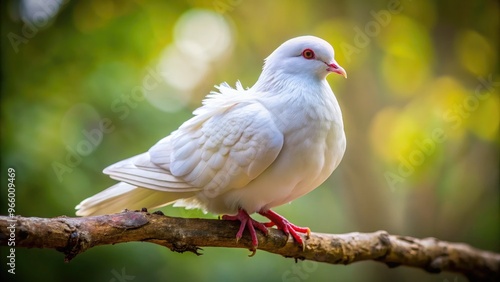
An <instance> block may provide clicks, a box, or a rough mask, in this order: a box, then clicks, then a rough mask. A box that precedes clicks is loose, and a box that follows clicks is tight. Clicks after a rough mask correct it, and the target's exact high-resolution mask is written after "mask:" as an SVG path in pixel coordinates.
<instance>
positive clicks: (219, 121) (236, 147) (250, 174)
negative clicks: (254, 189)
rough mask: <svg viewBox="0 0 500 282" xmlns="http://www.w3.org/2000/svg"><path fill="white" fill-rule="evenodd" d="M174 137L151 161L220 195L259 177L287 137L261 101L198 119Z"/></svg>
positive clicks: (160, 145)
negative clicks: (284, 137) (284, 136)
mask: <svg viewBox="0 0 500 282" xmlns="http://www.w3.org/2000/svg"><path fill="white" fill-rule="evenodd" d="M219 109H220V107H219ZM170 138H171V139H170V140H169V141H170V142H159V143H158V144H156V145H155V146H154V147H153V148H151V149H150V150H149V154H150V156H151V161H152V162H153V163H155V164H157V165H159V166H160V167H162V168H164V169H166V170H169V171H170V172H171V174H172V175H173V176H174V177H177V178H179V179H183V180H184V181H185V182H187V183H189V184H190V185H192V186H193V187H202V188H203V189H205V190H210V191H211V192H212V195H214V196H215V195H216V194H221V193H223V192H224V191H226V190H227V189H231V188H240V187H243V186H245V185H246V184H248V183H249V182H250V181H252V180H253V179H255V178H256V177H257V176H258V175H259V174H261V173H262V172H263V171H264V170H265V169H266V168H268V167H269V165H271V164H272V163H273V161H274V160H275V159H276V157H277V156H278V154H279V152H280V151H281V148H282V146H283V134H282V133H281V132H280V131H279V129H278V128H277V126H276V124H275V123H274V121H273V118H272V116H271V114H270V113H269V112H268V110H267V109H266V108H265V107H264V106H262V105H261V104H260V103H258V102H252V103H249V102H244V103H239V104H234V105H233V106H232V107H229V108H226V110H225V111H224V112H220V113H217V114H215V115H212V116H211V117H210V118H206V115H199V116H196V117H194V118H193V119H191V120H190V121H189V122H188V123H186V124H184V125H183V126H181V127H180V128H179V130H177V131H176V132H174V133H172V135H171V137H170ZM168 156H169V157H168ZM214 192H215V194H213V193H214Z"/></svg>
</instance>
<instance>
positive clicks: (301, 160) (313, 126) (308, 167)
mask: <svg viewBox="0 0 500 282" xmlns="http://www.w3.org/2000/svg"><path fill="white" fill-rule="evenodd" d="M330 93H331V92H330ZM329 98H332V100H330V101H328V103H322V104H320V105H314V106H315V107H312V106H310V105H307V103H305V104H304V103H302V104H300V105H299V107H295V108H294V107H293V106H294V105H291V106H290V107H288V108H282V109H280V110H276V111H274V114H275V116H276V125H277V126H278V127H279V128H280V130H281V131H282V132H283V135H284V144H283V148H282V150H281V152H280V153H279V155H278V157H277V158H276V160H275V161H274V162H273V163H272V164H271V165H270V166H269V167H268V168H267V169H266V170H265V171H264V172H263V173H262V174H261V175H259V176H258V177H257V178H256V179H254V180H253V181H251V182H250V183H249V184H248V185H246V186H245V187H242V188H240V189H234V190H231V191H230V192H229V193H227V194H225V195H224V196H223V197H224V202H225V203H226V206H227V207H230V209H231V210H234V211H236V209H237V208H239V207H241V208H243V209H245V210H247V211H248V212H249V213H251V212H258V211H259V210H261V209H264V210H267V209H270V208H272V207H276V206H279V205H282V204H285V203H288V202H290V201H292V200H294V199H296V198H298V197H300V196H302V195H304V194H306V193H308V192H310V191H312V190H314V189H315V188H316V187H318V186H319V185H320V184H321V183H323V182H324V181H325V180H326V179H327V178H328V177H329V176H330V175H331V173H332V172H333V171H334V170H335V168H336V167H337V166H338V164H339V163H340V161H341V159H342V157H343V155H344V151H345V148H346V139H345V135H344V129H343V123H342V115H341V112H340V108H339V106H338V104H337V101H336V99H335V96H333V93H331V96H330V97H329ZM312 108H314V112H310V111H308V110H307V109H312Z"/></svg>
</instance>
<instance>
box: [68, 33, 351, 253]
mask: <svg viewBox="0 0 500 282" xmlns="http://www.w3.org/2000/svg"><path fill="white" fill-rule="evenodd" d="M332 72H333V73H337V74H340V75H343V76H344V77H347V76H346V72H345V70H344V69H343V68H342V67H340V66H339V64H337V62H336V61H335V59H334V50H333V48H332V46H331V45H330V44H329V43H328V42H326V41H324V40H323V39H320V38H317V37H314V36H301V37H296V38H293V39H290V40H288V41H286V42H285V43H283V44H282V45H281V46H279V47H278V48H277V49H276V50H275V51H274V52H273V53H272V54H271V55H270V56H269V57H267V59H266V60H265V64H264V68H263V70H262V73H261V75H260V77H259V79H258V80H257V82H256V83H255V85H254V86H253V87H251V88H249V89H247V90H244V89H243V87H241V84H239V83H238V84H237V87H236V89H233V88H231V87H229V86H228V85H227V84H226V83H223V84H221V85H219V86H218V87H217V89H218V90H219V91H218V92H212V93H211V94H209V95H208V96H207V98H206V99H205V100H204V101H203V106H202V107H200V108H198V109H197V110H195V111H194V113H193V114H194V116H193V117H192V118H191V119H189V120H188V121H186V122H184V124H182V125H181V126H180V127H179V129H177V130H176V131H174V132H172V133H171V134H170V135H168V136H167V137H165V138H163V139H162V140H160V141H159V142H158V143H156V144H155V145H154V146H153V147H152V148H151V149H149V151H148V152H146V153H143V154H140V155H137V156H134V157H132V158H129V159H126V160H123V161H120V162H118V163H115V164H113V165H111V166H109V167H107V168H106V169H105V170H104V173H105V174H108V175H109V176H110V177H111V178H113V179H115V180H118V181H120V182H119V183H117V184H116V185H114V186H111V187H110V188H108V189H106V190H104V191H102V192H100V193H98V194H96V195H94V196H92V197H90V198H88V199H86V200H84V201H82V202H81V203H80V204H79V205H78V206H76V209H77V210H78V211H77V212H76V214H77V215H79V216H88V215H96V214H106V213H114V212H119V211H121V210H123V209H125V208H128V209H141V208H143V207H146V208H150V209H154V208H159V207H162V206H165V205H168V204H172V203H173V204H174V205H175V206H183V207H186V208H199V209H202V210H204V211H208V212H211V213H214V214H228V215H224V216H223V217H222V219H223V220H238V221H240V222H241V225H240V229H239V231H238V233H237V234H236V238H237V239H239V238H241V237H242V234H243V231H244V230H245V229H247V230H248V231H249V233H250V235H251V238H252V244H253V250H255V248H256V247H257V245H258V240H257V235H256V230H255V228H257V229H259V230H261V231H262V232H263V233H265V234H267V232H268V230H267V228H266V227H271V226H273V225H276V226H277V228H278V229H280V230H283V232H284V233H285V234H287V235H292V237H293V238H294V239H295V240H296V241H297V242H298V243H299V244H302V245H303V239H302V238H301V237H300V236H299V235H298V233H307V234H309V232H310V231H309V228H303V227H298V226H296V225H294V224H292V223H290V222H289V221H288V220H286V219H285V218H284V217H282V216H280V215H279V214H277V213H275V212H273V211H272V210H271V208H273V207H276V206H279V205H283V204H285V203H288V202H290V201H292V200H294V199H296V198H298V197H301V196H303V195H305V194H307V193H308V192H310V191H312V190H313V189H315V188H316V187H318V186H319V185H320V184H321V183H323V182H324V181H325V180H326V179H327V178H328V177H329V176H330V175H331V173H332V172H333V171H334V169H335V168H336V167H337V166H338V165H339V163H340V161H341V159H342V157H343V155H344V151H345V148H346V139H345V135H344V126H343V122H342V113H341V111H340V107H339V104H338V102H337V99H336V98H335V95H334V94H333V92H332V90H331V88H330V86H329V84H328V82H327V81H326V76H327V75H328V74H329V73H332ZM252 213H259V214H261V215H262V216H265V217H267V218H269V219H270V220H271V222H269V223H265V224H263V223H260V222H257V221H255V220H254V219H252V218H251V217H250V214H252Z"/></svg>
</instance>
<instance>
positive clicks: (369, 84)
mask: <svg viewBox="0 0 500 282" xmlns="http://www.w3.org/2000/svg"><path fill="white" fill-rule="evenodd" d="M32 2H33V1H21V2H19V1H3V2H2V4H1V7H2V8H1V15H2V26H1V29H2V52H1V54H2V57H1V64H2V78H1V92H2V99H1V123H2V126H1V130H2V132H1V134H2V138H1V140H2V145H1V149H2V162H1V172H0V174H1V176H2V182H1V185H2V186H1V187H2V188H1V190H0V191H2V195H1V203H2V204H1V206H0V207H1V210H0V214H6V211H7V208H6V205H5V204H6V197H7V192H6V187H7V180H6V177H7V168H9V167H12V168H15V170H16V214H18V215H23V216H36V217H55V216H60V215H67V216H73V215H74V206H75V205H76V204H77V203H79V202H80V201H81V200H82V199H84V198H86V197H88V196H90V195H92V194H95V193H97V192H99V191H101V190H103V189H104V188H106V187H108V186H110V185H112V184H113V183H114V181H112V180H110V179H109V178H108V177H107V176H105V175H103V174H102V173H101V171H102V169H103V168H104V167H106V166H107V165H110V164H112V163H114V162H116V161H119V160H121V159H124V158H126V157H129V156H132V155H135V154H137V153H140V152H143V151H145V150H147V149H148V148H149V147H150V146H151V145H153V144H154V143H155V142H156V141H157V140H159V139H160V138H162V137H164V136H166V135H167V134H169V133H170V132H171V131H173V130H175V129H176V128H177V127H178V126H179V125H180V124H182V122H183V121H184V120H186V119H188V118H189V117H190V116H191V112H192V111H193V110H194V109H195V108H197V107H198V106H200V105H201V100H202V99H203V97H204V96H205V95H206V94H207V93H209V92H210V91H211V90H213V89H214V88H213V85H214V84H219V83H221V82H223V81H227V82H228V83H229V84H231V85H234V83H235V82H236V81H237V80H241V82H242V84H243V85H244V86H245V87H248V86H251V85H252V84H253V83H254V82H255V81H256V79H257V77H258V75H259V73H260V69H261V66H262V61H263V59H264V58H265V57H266V56H267V55H269V54H270V52H272V51H273V50H274V49H275V48H276V47H277V46H278V45H279V44H281V43H282V42H284V41H285V40H287V39H289V38H292V37H295V36H299V35H304V34H312V35H316V36H320V37H322V38H324V39H326V40H327V41H329V42H330V43H331V44H332V45H333V46H334V48H335V50H336V58H337V61H338V62H339V63H340V64H341V65H342V66H343V67H344V68H345V69H346V70H347V73H348V76H349V78H348V79H347V80H344V79H343V78H341V77H339V76H333V75H332V76H329V77H328V81H329V82H330V84H331V86H332V89H333V90H334V92H335V93H336V95H337V98H338V100H339V102H340V104H341V107H342V110H343V114H344V122H345V130H346V134H347V140H348V146H347V152H346V154H345V157H344V160H343V161H342V163H341V165H340V166H339V168H338V169H337V170H336V171H335V172H334V173H333V175H332V177H330V179H329V180H327V181H326V182H325V183H324V184H323V185H322V186H321V187H320V188H318V189H316V190H315V191H313V192H311V193H310V194H308V195H306V196H304V197H302V198H300V199H297V200H295V201H294V202H293V203H292V204H290V205H285V206H282V207H278V208H276V211H277V212H279V213H281V214H282V215H284V216H286V217H287V218H289V219H290V220H291V221H292V222H294V223H296V224H298V225H302V226H309V227H310V228H311V229H312V230H313V231H315V232H323V233H344V232H354V231H361V232H371V231H376V230H387V231H388V232H390V233H394V234H401V235H410V236H415V237H436V238H439V239H442V240H447V241H456V242H465V243H468V244H470V245H473V246H475V247H478V248H482V249H488V250H492V251H496V252H499V251H500V240H499V238H500V218H499V217H500V210H499V207H500V206H499V205H500V201H499V188H498V181H499V178H498V175H499V167H498V166H499V145H500V143H499V139H498V127H499V108H500V100H499V99H500V98H499V88H500V76H499V72H498V70H499V68H498V67H499V65H498V50H499V37H498V31H499V30H500V26H499V13H500V6H499V4H498V1H493V0H491V1H459V2H457V1H451V0H449V1H431V0H413V1H411V0H401V1H394V0H393V1H370V2H369V1H319V0H317V1H262V0H257V1H250V0H214V1H211V0H208V1H201V0H200V1H196V0H186V1H142V0H137V1H117V0H115V1H113V0H102V1H99V0H91V1H71V2H68V1H63V3H62V5H61V6H60V8H55V9H53V11H55V13H54V15H53V16H50V17H48V16H47V15H49V14H50V11H51V9H47V6H45V9H44V8H43V7H42V6H43V5H42V6H40V5H37V4H29V3H32ZM35 2H36V1H35ZM51 3H53V2H51ZM26 7H32V9H28V8H26ZM33 7H34V8H33ZM50 7H58V6H57V5H55V6H54V4H51V6H50ZM40 11H41V12H40ZM43 15H45V18H43ZM186 15H190V16H189V17H188V16H186ZM202 15H210V16H211V17H212V18H217V19H218V21H219V24H221V27H223V28H226V29H227V30H228V31H229V33H227V34H226V37H225V38H226V39H229V41H228V42H229V44H226V45H224V44H221V45H215V49H211V51H212V52H218V51H220V52H219V53H220V54H219V56H218V57H217V58H202V57H199V58H198V57H197V58H196V60H194V59H193V58H192V57H191V58H189V56H188V58H187V59H186V58H184V59H185V60H184V59H183V60H184V61H183V60H171V61H168V60H167V62H169V63H170V64H167V65H169V66H170V68H171V69H173V70H174V71H175V73H174V74H172V77H174V80H172V79H171V80H169V79H168V75H167V79H166V80H165V79H163V78H162V79H159V80H158V85H157V86H156V87H155V88H154V89H153V90H151V91H145V92H137V91H135V90H136V89H137V87H138V86H141V85H143V83H144V82H143V80H144V77H146V76H147V75H148V74H150V73H151V71H152V70H153V71H155V70H158V69H159V70H160V72H161V67H159V66H162V67H165V64H164V62H165V60H164V57H165V50H172V49H168V48H172V46H181V48H180V49H181V50H180V52H183V51H185V50H182V49H183V48H182V46H183V45H175V42H177V41H176V40H178V37H177V36H178V33H179V31H178V30H179V20H180V19H186V18H188V19H191V20H193V19H194V20H193V21H195V20H196V19H199V18H201V17H202ZM44 19H45V20H44ZM30 22H31V23H30ZM30 26H31V28H30ZM176 26H177V27H176ZM33 27H34V28H33ZM197 28H198V30H201V32H202V35H203V36H201V37H200V38H199V39H200V40H199V41H201V42H203V41H204V40H205V41H207V42H208V41H210V38H211V36H212V35H213V34H212V32H216V31H214V30H209V26H207V25H205V26H203V25H201V26H200V25H198V26H197ZM204 28H206V29H207V30H204ZM176 30H177V31H176ZM176 34H177V35H176ZM218 40H219V39H218ZM222 45H224V46H225V47H224V46H222ZM169 46H170V47H169ZM218 46H219V47H220V48H221V49H217V48H219V47H218ZM205 47H206V46H205ZM212 47H213V46H212ZM226 47H227V48H226ZM178 49H179V47H178ZM180 57H182V56H180ZM174 59H175V57H174ZM162 62H163V63H162ZM176 64H177V65H176ZM184 64H188V65H190V66H192V68H188V69H187V70H186V69H185V65H184ZM193 66H194V67H193ZM186 74H188V75H187V76H186ZM176 75H179V76H180V77H179V78H178V79H177V76H176ZM160 77H163V76H160ZM186 77H187V78H188V79H189V78H190V77H193V79H194V77H197V78H198V79H199V80H198V81H196V83H190V85H191V86H192V87H191V88H190V89H180V88H179V86H178V85H177V86H176V85H172V84H175V83H176V82H182V78H186ZM170 78H171V77H170ZM169 81H170V82H169ZM172 81H173V82H172ZM133 95H136V96H133ZM103 120H106V121H107V122H109V124H108V125H110V126H111V129H110V130H109V131H108V132H105V133H103V134H102V138H100V139H102V140H100V142H96V144H95V145H92V146H91V149H89V151H85V150H84V148H83V147H81V148H80V150H83V151H82V152H84V154H80V157H81V158H80V159H74V157H73V159H71V158H68V154H71V152H72V151H75V150H78V146H83V145H81V144H83V143H81V142H84V141H85V140H87V141H89V139H88V137H86V136H85V135H84V134H83V132H95V131H93V130H96V129H98V128H99V126H100V122H101V121H103ZM82 140H83V141H82ZM79 144H80V145H79ZM68 160H69V161H68ZM54 167H58V168H59V170H57V169H54ZM63 167H64V169H62V168H63ZM57 171H58V172H57ZM163 210H164V212H165V213H166V214H168V215H173V216H183V217H200V216H204V217H209V218H216V215H203V214H202V213H201V212H197V211H185V210H183V209H179V208H173V207H166V208H164V209H163ZM1 250H2V255H1V262H2V264H1V270H2V271H1V277H2V278H1V281H38V280H42V281H120V280H119V278H118V277H117V276H116V275H117V274H120V273H124V274H126V275H127V278H129V279H132V277H133V281H465V278H464V277H462V276H460V275H457V274H451V273H443V274H438V275H431V274H428V273H425V272H424V271H422V270H419V269H412V268H406V267H399V268H395V269H389V268H388V267H386V266H385V265H383V264H380V263H375V262H361V263H356V264H353V265H349V266H341V265H333V266H332V265H327V264H320V263H312V262H298V263H297V264H296V263H295V262H294V261H293V260H292V259H285V258H283V257H280V256H276V255H271V254H268V253H265V252H263V251H259V252H257V254H256V255H255V256H254V257H253V258H248V257H247V255H248V251H247V250H244V249H236V250H233V249H222V248H219V249H214V248H206V249H205V250H204V255H203V256H200V257H197V256H195V255H193V254H178V253H173V252H170V251H169V250H167V249H165V248H162V247H159V246H156V245H152V244H147V243H130V244H122V245H115V246H103V247H97V248H94V249H91V250H89V251H87V252H85V253H83V254H81V255H79V256H77V257H76V258H75V259H74V260H73V261H71V263H64V262H63V255H62V254H60V253H57V252H56V251H53V250H39V249H30V250H27V249H17V250H16V275H15V276H12V275H10V274H8V273H7V272H6V264H5V256H6V254H7V248H4V247H2V248H1ZM128 281H130V280H128Z"/></svg>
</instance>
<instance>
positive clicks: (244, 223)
mask: <svg viewBox="0 0 500 282" xmlns="http://www.w3.org/2000/svg"><path fill="white" fill-rule="evenodd" d="M222 219H223V220H238V221H240V229H239V230H238V233H236V242H238V241H239V240H240V239H241V237H242V236H243V231H244V230H245V227H246V229H248V232H250V237H251V238H252V249H250V250H251V251H252V254H251V255H250V256H253V255H255V250H256V249H257V246H258V245H259V240H258V239H257V233H256V232H255V227H257V229H259V230H260V231H262V233H264V234H265V235H267V234H268V232H269V231H268V230H267V228H266V226H265V225H264V224H262V223H260V222H258V221H255V220H254V219H252V218H251V217H250V215H249V214H248V213H247V212H246V211H245V210H243V209H239V210H238V214H237V215H223V216H222Z"/></svg>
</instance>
